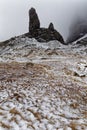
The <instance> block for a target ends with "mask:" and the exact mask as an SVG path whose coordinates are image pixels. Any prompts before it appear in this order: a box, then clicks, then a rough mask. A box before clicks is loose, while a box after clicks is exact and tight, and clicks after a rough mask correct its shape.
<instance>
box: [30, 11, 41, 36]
mask: <svg viewBox="0 0 87 130" xmlns="http://www.w3.org/2000/svg"><path fill="white" fill-rule="evenodd" d="M39 28H40V21H39V18H38V15H37V13H36V10H35V9H34V8H31V9H30V10H29V32H30V34H33V32H34V31H35V30H36V29H39Z"/></svg>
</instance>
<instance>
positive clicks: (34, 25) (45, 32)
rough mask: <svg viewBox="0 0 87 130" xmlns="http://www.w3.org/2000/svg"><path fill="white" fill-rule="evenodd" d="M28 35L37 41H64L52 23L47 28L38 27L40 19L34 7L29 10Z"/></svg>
mask: <svg viewBox="0 0 87 130" xmlns="http://www.w3.org/2000/svg"><path fill="white" fill-rule="evenodd" d="M29 35H31V37H33V38H35V39H37V40H38V41H39V42H48V41H51V40H58V41H60V42H61V43H64V40H63V37H62V36H61V35H60V33H59V32H57V31H56V30H55V29H54V25H53V23H50V24H49V27H48V28H40V21H39V18H38V15H37V13H36V11H35V9H34V8H31V9H30V10H29Z"/></svg>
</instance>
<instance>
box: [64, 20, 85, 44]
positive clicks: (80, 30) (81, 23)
mask: <svg viewBox="0 0 87 130" xmlns="http://www.w3.org/2000/svg"><path fill="white" fill-rule="evenodd" d="M86 33H87V19H86V20H84V19H77V20H76V21H74V22H73V24H72V25H71V27H70V31H69V37H68V39H67V43H71V42H73V41H76V40H77V39H79V38H81V37H82V36H84V35H85V34H86Z"/></svg>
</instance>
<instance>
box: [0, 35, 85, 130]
mask: <svg viewBox="0 0 87 130" xmlns="http://www.w3.org/2000/svg"><path fill="white" fill-rule="evenodd" d="M86 48H87V46H84V45H80V44H76V43H73V44H72V45H68V46H66V45H62V44H61V43H59V42H58V41H50V42H48V43H39V42H37V41H36V40H35V39H29V38H27V37H25V36H23V35H22V36H19V37H16V38H14V39H13V40H11V41H9V42H7V43H6V44H4V45H1V47H0V129H2V130H9V129H10V130H64V129H66V130H75V129H77V130H82V129H84V130H86V129H87V105H86V104H87V53H86Z"/></svg>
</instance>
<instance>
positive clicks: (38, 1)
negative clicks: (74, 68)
mask: <svg viewBox="0 0 87 130" xmlns="http://www.w3.org/2000/svg"><path fill="white" fill-rule="evenodd" d="M31 7H34V8H36V11H37V13H38V16H39V18H40V22H41V26H42V27H48V25H49V23H50V22H53V24H54V27H55V28H56V29H57V30H58V31H59V32H60V33H61V34H62V35H63V37H64V39H65V40H66V38H67V36H68V33H69V27H70V25H71V23H72V21H73V19H74V18H76V17H77V16H81V17H85V15H86V12H87V10H86V8H87V0H0V41H3V40H6V39H9V38H11V37H14V36H17V35H20V34H23V33H26V32H28V26H29V25H28V22H29V19H28V11H29V9H30V8H31Z"/></svg>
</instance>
